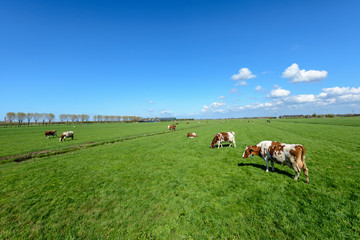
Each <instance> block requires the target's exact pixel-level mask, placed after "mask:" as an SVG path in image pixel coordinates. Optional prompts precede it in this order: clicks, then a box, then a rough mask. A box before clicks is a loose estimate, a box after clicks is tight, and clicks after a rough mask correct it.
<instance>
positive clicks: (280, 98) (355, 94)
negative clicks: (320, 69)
mask: <svg viewBox="0 0 360 240" xmlns="http://www.w3.org/2000/svg"><path fill="white" fill-rule="evenodd" d="M275 87H276V89H274V90H272V91H271V93H270V94H269V95H268V96H267V97H272V100H271V101H268V102H254V103H252V104H248V105H243V106H241V105H232V106H230V107H229V108H225V109H222V111H223V112H224V113H229V112H238V111H253V110H264V112H265V111H270V112H271V111H276V112H279V111H282V112H283V114H286V113H289V112H292V111H293V112H297V113H298V114H304V113H306V112H307V111H308V109H314V108H317V109H319V110H320V111H321V110H323V109H325V108H324V107H326V109H330V108H334V109H345V108H348V107H349V106H352V105H351V104H354V106H360V87H358V88H354V87H352V88H350V87H333V88H324V89H322V92H320V93H319V94H299V95H290V91H288V90H285V89H282V88H281V87H279V86H275ZM259 88H260V87H258V88H257V89H259ZM354 106H352V107H354ZM338 111H339V110H338ZM340 111H341V110H340ZM259 114H260V115H261V111H260V112H259Z"/></svg>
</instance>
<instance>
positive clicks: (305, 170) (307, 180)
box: [302, 159, 309, 183]
mask: <svg viewBox="0 0 360 240" xmlns="http://www.w3.org/2000/svg"><path fill="white" fill-rule="evenodd" d="M303 164H304V165H303V167H302V170H303V171H304V174H305V176H306V183H309V169H308V168H307V167H306V163H305V159H304V162H303Z"/></svg>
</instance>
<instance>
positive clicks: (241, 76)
mask: <svg viewBox="0 0 360 240" xmlns="http://www.w3.org/2000/svg"><path fill="white" fill-rule="evenodd" d="M254 77H256V75H253V74H252V73H251V71H250V70H249V69H248V68H241V69H240V70H239V73H238V74H234V75H232V76H231V79H233V80H248V79H251V78H254Z"/></svg>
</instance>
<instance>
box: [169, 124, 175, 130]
mask: <svg viewBox="0 0 360 240" xmlns="http://www.w3.org/2000/svg"><path fill="white" fill-rule="evenodd" d="M175 129H176V125H175V124H174V125H168V130H173V131H175Z"/></svg>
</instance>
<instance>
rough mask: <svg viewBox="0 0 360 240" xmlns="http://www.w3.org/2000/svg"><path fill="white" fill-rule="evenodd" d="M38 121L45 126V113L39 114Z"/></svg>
mask: <svg viewBox="0 0 360 240" xmlns="http://www.w3.org/2000/svg"><path fill="white" fill-rule="evenodd" d="M40 119H41V121H42V123H43V126H45V119H46V113H40Z"/></svg>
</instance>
